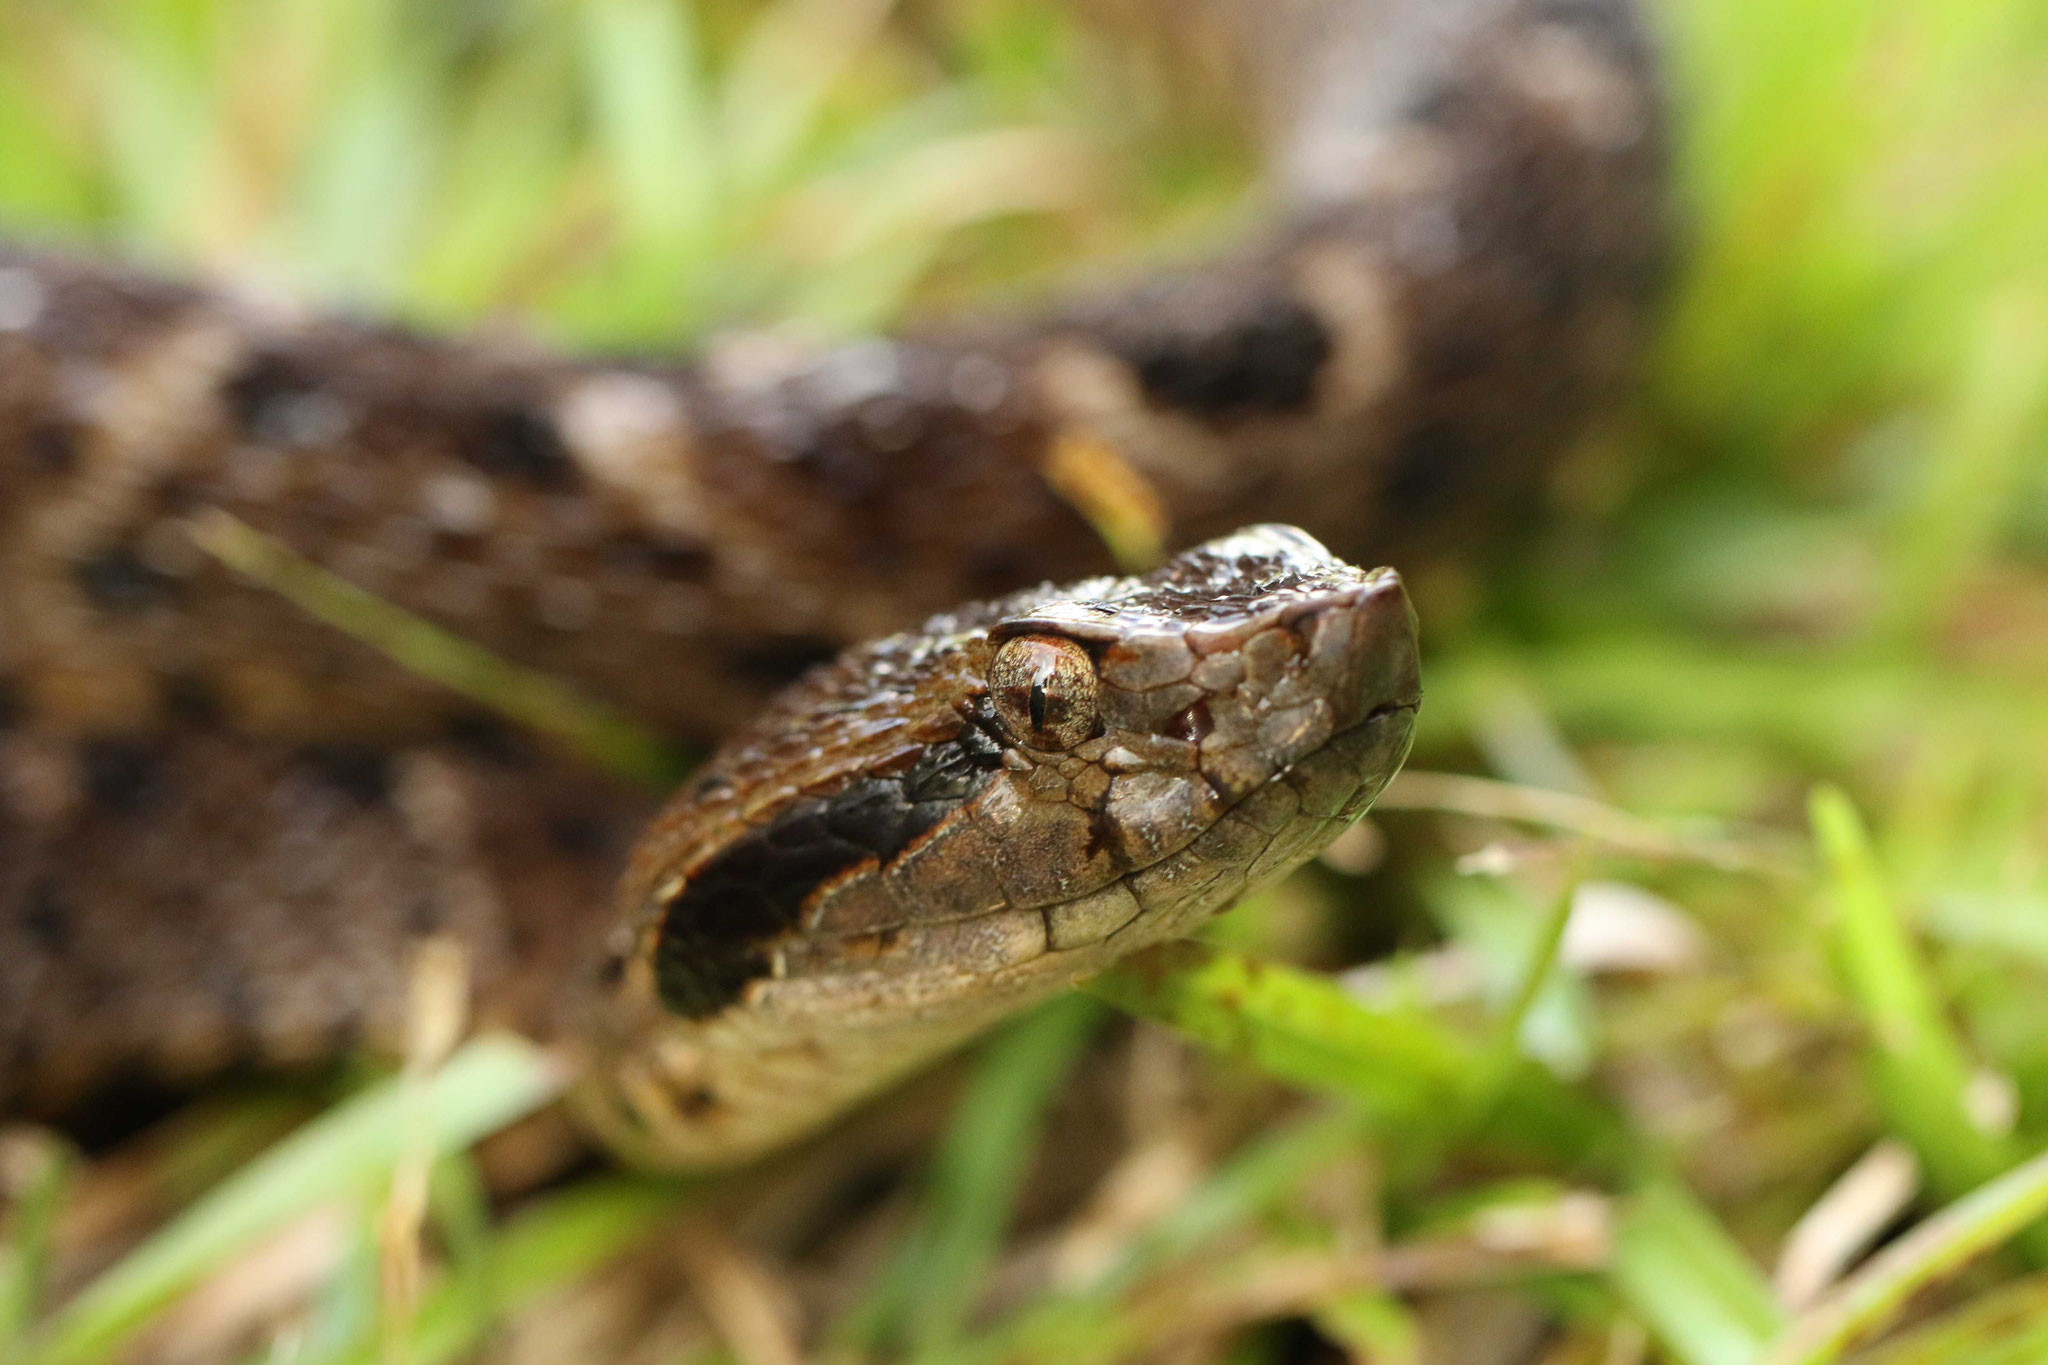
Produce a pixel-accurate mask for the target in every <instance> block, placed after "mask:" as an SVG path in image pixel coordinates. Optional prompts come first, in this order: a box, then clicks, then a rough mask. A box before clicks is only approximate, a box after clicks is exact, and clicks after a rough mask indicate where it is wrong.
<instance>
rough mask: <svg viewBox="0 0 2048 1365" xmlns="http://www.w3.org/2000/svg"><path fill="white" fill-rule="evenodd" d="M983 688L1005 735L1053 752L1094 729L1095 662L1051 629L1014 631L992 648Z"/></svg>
mask: <svg viewBox="0 0 2048 1365" xmlns="http://www.w3.org/2000/svg"><path fill="white" fill-rule="evenodd" d="M988 694H989V698H990V699H991V700H992V701H993V702H994V703H995V708H996V718H997V719H998V720H1000V721H1001V722H1002V723H1003V729H1005V730H1007V731H1008V732H1009V734H1010V738H1011V739H1014V740H1016V741H1017V742H1018V743H1019V744H1022V745H1025V746H1027V747H1029V748H1033V749H1043V750H1048V751H1050V752H1054V753H1057V752H1059V751H1061V750H1065V749H1071V748H1073V747H1074V746H1075V745H1076V744H1079V743H1080V742H1081V741H1082V740H1084V739H1086V738H1088V737H1089V736H1090V735H1092V734H1094V733H1095V662H1094V660H1092V659H1090V658H1089V657H1088V651H1087V650H1085V649H1083V648H1081V646H1079V645H1077V644H1075V643H1074V642H1073V641H1072V640H1062V639H1060V638H1059V637H1058V636H1056V635H1020V636H1018V637H1017V638H1016V639H1014V640H1009V641H1006V642H1005V643H1004V644H1003V647H1002V648H1001V649H999V650H997V651H996V658H995V663H994V664H992V665H990V667H989V670H988Z"/></svg>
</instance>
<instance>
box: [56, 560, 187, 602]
mask: <svg viewBox="0 0 2048 1365" xmlns="http://www.w3.org/2000/svg"><path fill="white" fill-rule="evenodd" d="M72 573H73V574H74V575H75V576H76V577H77V579H78V585H79V586H80V587H81V588H83V589H85V594H86V596H88V597H90V598H91V599H92V600H93V603H94V605H96V606H99V607H102V608H104V609H106V610H107V611H141V610H143V609H144V608H147V607H153V606H157V605H160V604H161V603H164V602H168V601H170V600H171V599H172V598H173V597H174V596H175V595H176V594H177V587H178V580H177V579H175V578H173V577H171V576H170V575H169V574H165V573H159V572H158V571H157V570H155V569H152V568H151V567H149V565H147V564H145V563H143V562H142V560H141V559H140V558H139V557H138V556H137V555H136V553H135V551H134V550H132V549H130V548H129V547H127V546H126V545H116V546H113V547H111V548H109V549H106V550H102V551H101V552H100V553H98V554H96V555H94V556H93V557H92V558H90V559H86V560H81V561H80V562H79V563H77V564H76V565H74V566H73V567H72Z"/></svg>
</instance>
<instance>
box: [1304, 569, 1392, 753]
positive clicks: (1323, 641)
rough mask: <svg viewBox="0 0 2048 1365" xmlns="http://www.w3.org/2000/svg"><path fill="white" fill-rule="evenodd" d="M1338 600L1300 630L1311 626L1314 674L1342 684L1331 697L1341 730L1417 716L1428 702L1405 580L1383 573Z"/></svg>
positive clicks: (1308, 631) (1339, 595)
mask: <svg viewBox="0 0 2048 1365" xmlns="http://www.w3.org/2000/svg"><path fill="white" fill-rule="evenodd" d="M1332 596H1333V597H1334V598H1335V599H1336V600H1335V601H1334V602H1333V603H1332V604H1331V605H1329V606H1328V607H1325V608H1324V609H1322V610H1320V611H1317V612H1315V613H1314V615H1313V617H1312V618H1309V619H1304V620H1303V621H1302V622H1301V623H1300V624H1297V626H1296V629H1297V630H1303V629H1304V627H1305V635H1306V641H1305V643H1306V645H1307V648H1308V651H1309V668H1310V670H1311V671H1312V672H1316V673H1320V674H1323V675H1324V676H1329V677H1332V678H1333V679H1336V680H1337V681H1334V682H1333V683H1332V685H1331V686H1330V688H1329V690H1328V693H1327V697H1328V700H1329V703H1330V707H1331V710H1332V711H1333V712H1334V713H1335V720H1336V725H1335V728H1336V729H1337V730H1340V731H1342V730H1348V729H1350V728H1351V727H1352V726H1354V725H1359V724H1362V723H1364V722H1366V721H1368V720H1371V719H1374V718H1376V717H1379V716H1382V715H1386V714H1389V713H1392V712H1397V711H1413V710H1414V709H1415V708H1416V706H1417V705H1419V704H1420V702H1421V700H1422V673H1421V655H1420V651H1419V648H1418V645H1417V640H1416V619H1415V608H1414V606H1413V605H1412V604H1411V603H1410V602H1409V600H1408V590H1407V588H1406V587H1405V586H1404V585H1403V584H1402V582H1401V575H1399V574H1398V573H1396V572H1394V571H1393V570H1392V569H1377V570H1374V571H1373V572H1372V573H1370V574H1368V575H1366V578H1365V581H1364V582H1361V583H1358V584H1354V585H1352V586H1350V587H1347V588H1342V589H1338V590H1336V591H1335V592H1334V593H1333V594H1332Z"/></svg>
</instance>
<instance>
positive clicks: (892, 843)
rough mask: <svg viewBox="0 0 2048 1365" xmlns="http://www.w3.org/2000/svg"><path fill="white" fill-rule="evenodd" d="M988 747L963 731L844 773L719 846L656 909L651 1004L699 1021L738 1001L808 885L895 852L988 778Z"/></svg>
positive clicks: (797, 911) (793, 923) (995, 763)
mask: <svg viewBox="0 0 2048 1365" xmlns="http://www.w3.org/2000/svg"><path fill="white" fill-rule="evenodd" d="M1000 752H1001V751H1000V750H999V749H996V748H995V747H994V746H993V745H991V744H989V743H988V741H987V739H986V737H985V736H983V735H981V734H980V733H978V732H977V731H975V730H974V729H973V728H972V727H971V726H969V727H963V729H962V731H961V734H960V736H959V738H958V739H956V740H955V741H953V742H950V743H945V744H935V745H933V746H931V748H929V749H928V750H926V751H925V753H924V754H923V755H922V756H920V757H919V759H918V761H917V762H916V763H915V764H914V765H912V767H911V768H910V769H909V770H908V771H906V772H904V773H902V774H901V775H899V776H894V777H875V776H863V777H857V778H854V779H853V780H852V781H850V782H848V783H847V784H846V785H845V786H844V787H842V788H841V789H840V790H838V791H837V792H834V793H832V794H831V795H829V796H821V797H814V798H806V799H804V800H801V801H797V802H795V803H793V804H791V805H790V806H788V807H786V808H784V809H783V810H782V811H780V812H779V813H778V814H777V815H776V816H775V817H774V818H773V819H772V820H770V821H769V822H768V823H767V824H766V825H764V826H762V827H760V828H759V829H756V830H754V831H752V832H750V833H748V834H747V835H745V836H744V837H742V838H740V839H738V840H735V841H734V842H733V843H731V844H728V845H727V846H726V847H725V848H724V849H723V850H722V851H721V852H719V854H718V855H717V856H716V857H714V858H712V859H711V860H710V861H709V862H707V863H705V864H704V865H703V866H701V867H699V868H697V869H696V870H695V871H694V872H693V873H692V874H691V876H690V880H689V883H688V884H687V885H686V886H685V887H684V888H683V890H682V893H681V894H680V895H678V896H677V897H676V898H675V899H674V900H672V901H670V902H669V903H668V905H667V906H665V907H664V908H663V912H662V922H661V932H660V934H659V936H658V938H657V939H656V942H655V949H654V971H655V981H656V984H657V986H658V988H659V989H660V992H661V998H662V1001H663V1003H665V1004H666V1005H667V1006H668V1007H669V1008H670V1009H672V1010H674V1011H675V1012H676V1013H678V1014H680V1015H683V1016H684V1017H685V1018H690V1019H702V1018H705V1017H707V1016H710V1015H713V1014H716V1013H718V1011H720V1010H722V1009H724V1008H725V1007H726V1006H727V1005H729V1004H731V1003H732V1002H733V1001H735V1000H737V999H739V996H740V992H741V991H743V990H744V989H745V988H746V985H747V983H748V982H749V981H751V980H753V979H754V978H755V977H758V976H763V975H766V974H767V971H768V955H769V948H770V946H771V945H772V944H773V942H774V940H775V939H776V938H778V937H780V936H781V935H782V934H784V933H786V932H788V931H789V930H791V929H794V928H796V927H797V922H798V920H799V919H800V917H801V916H802V914H803V909H804V903H805V902H806V901H807V900H808V899H809V898H810V896H811V894H812V893H813V892H814V891H816V890H817V889H818V888H819V887H820V886H822V885H824V884H825V883H826V882H829V881H831V880H832V879H833V878H835V877H837V876H839V875H840V874H841V873H843V872H845V871H847V870H848V869H849V868H853V867H857V866H858V865H860V864H861V863H864V862H867V861H868V860H870V859H874V860H876V861H878V862H881V863H887V862H889V861H890V860H891V859H893V858H895V857H896V856H897V855H898V854H900V853H902V852H903V850H904V849H906V848H908V847H909V846H910V845H911V843H912V842H913V841H915V840H916V839H918V838H919V837H920V836H922V835H924V834H926V833H928V832H929V831H930V830H932V829H933V828H934V827H936V826H937V825H938V824H939V822H940V821H942V820H944V819H945V818H946V817H947V816H949V815H950V814H952V813H953V812H954V811H955V810H956V809H958V808H959V806H960V805H961V803H963V802H964V801H966V800H967V799H968V798H970V797H971V796H973V795H974V794H975V793H976V792H978V791H979V790H980V789H981V788H982V787H983V786H984V785H985V784H986V783H987V782H988V780H989V778H990V777H991V776H992V775H993V774H994V773H995V771H996V770H997V769H998V768H999V767H1000V766H1001V758H1000Z"/></svg>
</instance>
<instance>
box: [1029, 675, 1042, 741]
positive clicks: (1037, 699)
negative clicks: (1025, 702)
mask: <svg viewBox="0 0 2048 1365" xmlns="http://www.w3.org/2000/svg"><path fill="white" fill-rule="evenodd" d="M1031 728H1032V729H1034V730H1043V729H1044V728H1045V682H1044V680H1043V679H1033V680H1032V683H1031Z"/></svg>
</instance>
